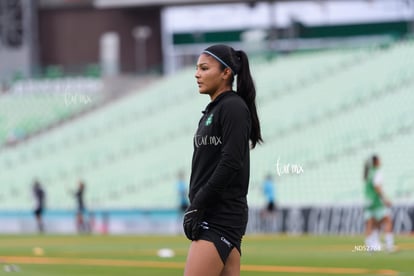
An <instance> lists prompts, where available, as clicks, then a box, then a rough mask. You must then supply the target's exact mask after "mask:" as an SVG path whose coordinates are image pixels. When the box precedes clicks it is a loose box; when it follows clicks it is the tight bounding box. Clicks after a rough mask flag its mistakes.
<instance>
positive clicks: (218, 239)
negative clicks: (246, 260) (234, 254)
mask: <svg viewBox="0 0 414 276" xmlns="http://www.w3.org/2000/svg"><path fill="white" fill-rule="evenodd" d="M244 231H245V229H224V228H222V227H217V226H213V225H210V224H208V223H207V222H205V221H204V222H203V223H202V225H201V231H200V236H199V238H198V239H199V240H205V241H210V242H212V243H213V244H214V246H215V247H216V249H217V252H218V253H219V255H220V258H221V260H222V261H223V264H225V263H226V260H227V258H228V257H229V255H230V253H231V251H232V250H233V248H236V249H237V251H239V253H240V255H241V239H242V236H243V235H244Z"/></svg>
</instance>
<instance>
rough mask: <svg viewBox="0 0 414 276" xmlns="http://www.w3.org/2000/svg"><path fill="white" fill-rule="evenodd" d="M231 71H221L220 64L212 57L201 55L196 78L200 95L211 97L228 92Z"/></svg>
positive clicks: (227, 69)
mask: <svg viewBox="0 0 414 276" xmlns="http://www.w3.org/2000/svg"><path fill="white" fill-rule="evenodd" d="M230 75H231V73H230V69H229V68H226V69H224V70H222V69H221V65H220V63H219V62H218V61H217V60H216V59H215V58H213V57H212V56H210V55H207V54H201V55H200V57H199V58H198V61H197V66H196V73H195V77H196V79H197V85H198V91H199V92H200V94H208V95H210V96H211V97H213V96H214V95H216V94H218V92H224V91H226V90H228V89H229V88H228V86H229V84H228V79H229V76H230Z"/></svg>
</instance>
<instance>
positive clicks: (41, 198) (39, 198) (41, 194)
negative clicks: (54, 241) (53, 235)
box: [33, 180, 46, 233]
mask: <svg viewBox="0 0 414 276" xmlns="http://www.w3.org/2000/svg"><path fill="white" fill-rule="evenodd" d="M33 196H34V198H35V208H34V215H35V218H36V223H37V229H38V231H39V233H43V232H44V230H45V229H44V224H43V211H44V208H45V198H46V194H45V191H44V190H43V188H42V186H41V185H40V183H39V181H38V180H35V181H34V183H33Z"/></svg>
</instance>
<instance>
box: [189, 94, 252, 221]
mask: <svg viewBox="0 0 414 276" xmlns="http://www.w3.org/2000/svg"><path fill="white" fill-rule="evenodd" d="M250 131H251V118H250V112H249V109H248V107H247V105H246V103H245V102H244V100H243V99H242V98H241V97H240V96H239V95H237V93H236V92H234V91H227V92H224V93H222V94H220V95H219V96H217V98H216V99H215V100H213V101H212V102H210V103H209V104H208V105H207V107H206V109H205V110H204V111H203V116H202V117H201V119H200V121H199V124H198V129H197V132H196V134H195V136H194V153H193V160H192V171H191V178H190V189H189V198H190V202H191V208H198V209H204V210H205V221H207V222H208V223H211V224H217V225H221V226H227V227H232V228H233V227H237V228H238V227H245V225H246V224H247V199H246V196H247V192H248V187H249V173H250V155H249V150H250V148H249V137H250Z"/></svg>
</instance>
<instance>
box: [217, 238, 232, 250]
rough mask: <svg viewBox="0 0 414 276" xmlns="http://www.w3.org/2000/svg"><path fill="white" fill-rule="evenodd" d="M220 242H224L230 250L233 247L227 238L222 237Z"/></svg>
mask: <svg viewBox="0 0 414 276" xmlns="http://www.w3.org/2000/svg"><path fill="white" fill-rule="evenodd" d="M220 240H221V241H222V242H224V243H225V244H226V245H227V246H228V247H229V248H230V247H232V244H231V242H229V241H228V240H227V239H226V238H225V237H221V238H220Z"/></svg>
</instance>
